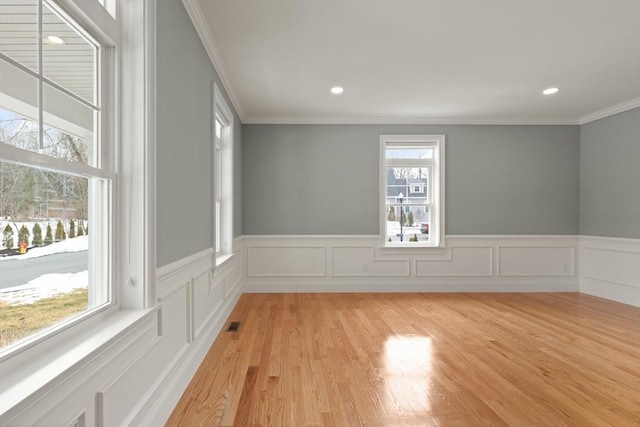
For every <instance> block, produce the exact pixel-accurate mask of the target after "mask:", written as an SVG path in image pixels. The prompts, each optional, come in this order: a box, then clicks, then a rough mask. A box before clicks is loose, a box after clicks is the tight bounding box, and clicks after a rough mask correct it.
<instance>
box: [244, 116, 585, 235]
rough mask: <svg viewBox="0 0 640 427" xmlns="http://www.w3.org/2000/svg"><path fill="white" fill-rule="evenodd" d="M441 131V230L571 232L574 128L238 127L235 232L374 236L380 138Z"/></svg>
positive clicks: (575, 155)
mask: <svg viewBox="0 0 640 427" xmlns="http://www.w3.org/2000/svg"><path fill="white" fill-rule="evenodd" d="M383 134H445V135H446V144H447V146H446V198H447V200H446V233H447V234H577V232H578V185H579V145H580V142H579V136H580V130H579V127H578V126H453V125H452V126H437V125H243V153H242V165H243V169H242V171H243V178H242V183H243V192H242V194H243V234H245V235H268V234H378V233H379V225H378V224H379V213H378V206H379V191H378V187H379V177H378V173H379V172H378V169H379V166H378V165H379V163H378V162H379V159H378V157H379V154H378V151H379V137H380V135H383Z"/></svg>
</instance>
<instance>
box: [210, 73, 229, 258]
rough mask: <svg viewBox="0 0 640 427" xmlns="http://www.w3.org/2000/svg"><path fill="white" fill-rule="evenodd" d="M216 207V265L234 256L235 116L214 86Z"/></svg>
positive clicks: (214, 184)
mask: <svg viewBox="0 0 640 427" xmlns="http://www.w3.org/2000/svg"><path fill="white" fill-rule="evenodd" d="M212 177H213V201H214V202H213V204H214V215H213V216H214V227H213V233H214V242H215V253H216V262H217V263H218V264H220V263H221V262H223V261H224V260H225V259H227V258H228V257H229V256H231V255H232V254H233V248H232V241H233V113H232V112H231V108H229V105H228V104H227V102H226V100H225V99H224V97H223V96H222V93H221V92H220V89H219V88H218V86H217V85H216V84H214V87H213V174H212Z"/></svg>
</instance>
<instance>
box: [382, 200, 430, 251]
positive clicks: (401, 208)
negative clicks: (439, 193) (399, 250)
mask: <svg viewBox="0 0 640 427" xmlns="http://www.w3.org/2000/svg"><path fill="white" fill-rule="evenodd" d="M386 216H387V223H386V238H385V240H386V241H387V242H400V241H403V242H409V241H414V240H413V239H417V241H418V242H427V241H429V229H430V227H429V225H430V220H429V206H426V205H406V204H387V205H386Z"/></svg>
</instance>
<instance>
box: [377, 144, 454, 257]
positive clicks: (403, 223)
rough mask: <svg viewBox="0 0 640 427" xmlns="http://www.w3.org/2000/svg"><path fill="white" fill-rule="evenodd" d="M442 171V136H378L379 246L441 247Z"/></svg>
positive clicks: (442, 212)
mask: <svg viewBox="0 0 640 427" xmlns="http://www.w3.org/2000/svg"><path fill="white" fill-rule="evenodd" d="M444 165H445V163H444V135H382V136H380V188H381V195H380V200H381V201H380V214H381V215H380V224H381V227H380V228H381V238H382V241H383V244H384V246H387V247H416V246H417V247H420V246H423V247H441V246H443V245H444V188H445V187H444V176H445V175H444Z"/></svg>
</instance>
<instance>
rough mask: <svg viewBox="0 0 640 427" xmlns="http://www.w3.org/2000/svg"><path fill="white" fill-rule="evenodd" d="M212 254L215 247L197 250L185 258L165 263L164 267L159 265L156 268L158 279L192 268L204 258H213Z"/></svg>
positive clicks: (161, 279)
mask: <svg viewBox="0 0 640 427" xmlns="http://www.w3.org/2000/svg"><path fill="white" fill-rule="evenodd" d="M212 255H213V248H207V249H205V250H203V251H200V252H196V253H195V254H192V255H189V256H186V257H184V258H180V259H179V260H177V261H174V262H172V263H170V264H166V265H163V266H162V267H158V268H157V270H156V280H157V281H158V282H162V281H164V280H167V279H169V278H170V277H171V276H173V275H175V274H177V273H178V272H180V271H181V270H186V269H188V268H191V267H192V266H193V265H194V264H196V263H198V262H200V261H202V260H204V259H208V260H211V256H212Z"/></svg>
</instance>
